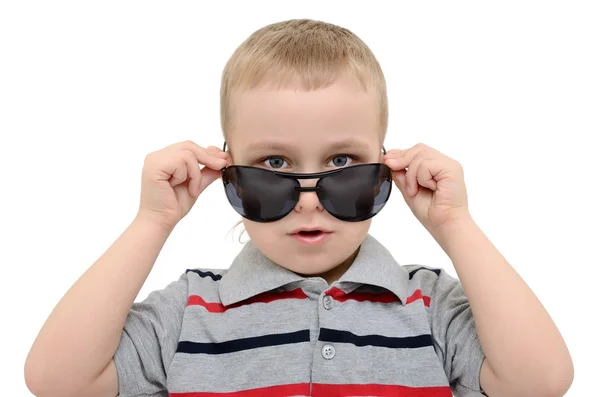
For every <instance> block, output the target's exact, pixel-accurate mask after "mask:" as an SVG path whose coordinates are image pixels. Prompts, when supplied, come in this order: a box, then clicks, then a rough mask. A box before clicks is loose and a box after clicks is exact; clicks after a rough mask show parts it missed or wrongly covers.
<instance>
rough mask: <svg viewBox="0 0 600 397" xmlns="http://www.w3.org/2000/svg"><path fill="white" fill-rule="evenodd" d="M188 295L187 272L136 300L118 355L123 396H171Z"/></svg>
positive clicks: (119, 378)
mask: <svg viewBox="0 0 600 397" xmlns="http://www.w3.org/2000/svg"><path fill="white" fill-rule="evenodd" d="M187 297H188V280H187V276H186V274H185V273H184V274H183V275H181V277H180V278H179V279H178V280H176V281H173V282H171V283H170V284H169V285H167V286H166V287H165V288H164V289H162V290H156V291H152V292H151V293H150V294H148V297H147V298H146V299H145V300H143V301H141V302H134V303H133V305H132V307H131V309H130V310H129V313H128V314H127V319H126V320H125V324H124V326H123V332H122V334H121V340H120V342H119V346H118V348H117V351H116V352H115V355H114V361H115V366H116V368H117V375H118V380H119V396H120V397H167V396H168V393H167V370H168V369H169V365H170V363H171V361H172V360H173V356H174V355H175V351H176V350H177V344H178V341H179V334H180V332H181V324H182V321H183V313H184V310H185V306H186V303H187Z"/></svg>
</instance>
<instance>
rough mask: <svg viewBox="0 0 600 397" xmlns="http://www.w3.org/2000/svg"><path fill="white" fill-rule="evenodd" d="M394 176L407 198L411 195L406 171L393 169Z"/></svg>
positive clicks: (395, 181)
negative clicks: (407, 184) (407, 185)
mask: <svg viewBox="0 0 600 397" xmlns="http://www.w3.org/2000/svg"><path fill="white" fill-rule="evenodd" d="M392 176H393V178H394V183H395V184H396V186H397V187H398V189H400V192H401V193H402V196H404V198H405V199H406V198H407V197H408V196H409V194H408V189H407V187H406V171H405V170H400V171H393V172H392Z"/></svg>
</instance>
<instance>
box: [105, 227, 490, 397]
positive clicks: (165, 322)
mask: <svg viewBox="0 0 600 397" xmlns="http://www.w3.org/2000/svg"><path fill="white" fill-rule="evenodd" d="M483 359H484V353H483V350H482V348H481V345H480V342H479V339H478V336H477V332H476V328H475V322H474V319H473V314H472V312H471V308H470V305H469V301H468V300H467V297H466V295H465V293H464V290H463V288H462V286H461V284H460V282H459V280H458V279H456V278H454V277H452V276H450V275H449V274H448V273H447V272H445V271H444V270H443V269H435V268H431V267H425V266H418V265H404V266H400V265H399V264H398V263H397V262H396V261H395V260H394V258H393V257H392V255H391V254H390V253H389V251H388V250H387V249H386V248H384V247H383V246H382V245H381V244H380V243H379V242H378V241H377V240H376V239H375V238H374V237H372V236H371V235H367V237H366V238H365V240H364V241H363V243H362V244H361V248H360V250H359V253H358V255H357V257H356V259H355V261H354V262H353V263H352V265H351V267H350V268H349V269H348V271H347V272H346V273H345V274H344V275H343V276H342V277H341V278H340V279H339V280H338V281H336V282H334V283H333V284H332V285H328V284H327V282H326V281H325V280H324V279H322V278H320V277H302V276H299V275H297V274H295V273H293V272H291V271H289V270H287V269H285V268H283V267H281V266H279V265H277V264H275V263H274V262H272V261H271V260H269V259H268V258H267V257H266V256H265V255H264V254H262V253H261V252H260V251H259V250H258V249H257V248H256V246H254V245H253V244H252V242H248V243H246V245H245V246H244V247H243V248H242V250H241V251H240V253H239V254H238V256H237V257H236V258H235V259H234V261H233V263H232V265H231V266H230V268H229V269H204V268H198V269H187V270H186V271H185V272H184V273H183V274H182V275H181V276H180V277H179V279H178V280H176V281H173V282H171V283H170V284H169V285H167V286H166V287H165V288H164V289H162V290H157V291H153V292H151V293H150V294H149V295H148V297H147V298H146V299H145V300H143V301H141V302H135V303H134V304H133V306H132V308H131V310H130V312H129V314H128V316H127V320H126V322H125V325H124V328H123V333H122V336H121V340H120V344H119V347H118V349H117V351H116V353H115V356H114V360H115V364H116V367H117V372H118V378H119V392H120V396H122V397H134V396H140V397H141V396H144V397H148V396H153V397H166V396H170V397H209V396H225V395H228V394H231V393H234V392H235V393H236V394H235V395H236V396H239V397H250V396H252V397H254V396H321V397H332V396H407V397H408V396H419V397H442V396H443V397H450V396H452V393H454V395H455V396H458V397H463V396H465V397H467V396H468V397H476V396H484V394H483V393H482V391H481V389H480V385H479V372H480V369H481V365H482V363H483Z"/></svg>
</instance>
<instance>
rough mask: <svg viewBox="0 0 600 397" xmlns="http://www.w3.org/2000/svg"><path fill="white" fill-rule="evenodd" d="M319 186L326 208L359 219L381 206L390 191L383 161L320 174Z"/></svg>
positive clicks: (387, 170) (388, 175)
mask: <svg viewBox="0 0 600 397" xmlns="http://www.w3.org/2000/svg"><path fill="white" fill-rule="evenodd" d="M319 186H320V187H321V189H320V191H319V198H320V201H321V203H322V204H323V207H324V208H325V209H326V210H327V212H329V213H330V214H331V215H333V216H335V217H337V218H339V219H342V220H345V221H350V222H360V221H364V220H367V219H369V218H371V217H373V216H375V215H376V214H377V213H378V212H379V211H381V209H382V208H383V207H384V206H385V204H386V202H387V200H388V198H389V196H390V192H391V171H390V169H389V168H388V167H387V166H386V165H385V164H364V165H357V166H351V167H348V168H344V169H343V170H342V171H340V172H338V173H336V174H333V175H331V176H327V177H325V178H323V179H322V180H321V181H320V183H319Z"/></svg>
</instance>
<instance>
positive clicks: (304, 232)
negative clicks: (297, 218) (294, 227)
mask: <svg viewBox="0 0 600 397" xmlns="http://www.w3.org/2000/svg"><path fill="white" fill-rule="evenodd" d="M321 233H323V231H322V230H302V231H300V232H298V234H299V235H301V236H309V237H310V236H318V235H319V234H321Z"/></svg>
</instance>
